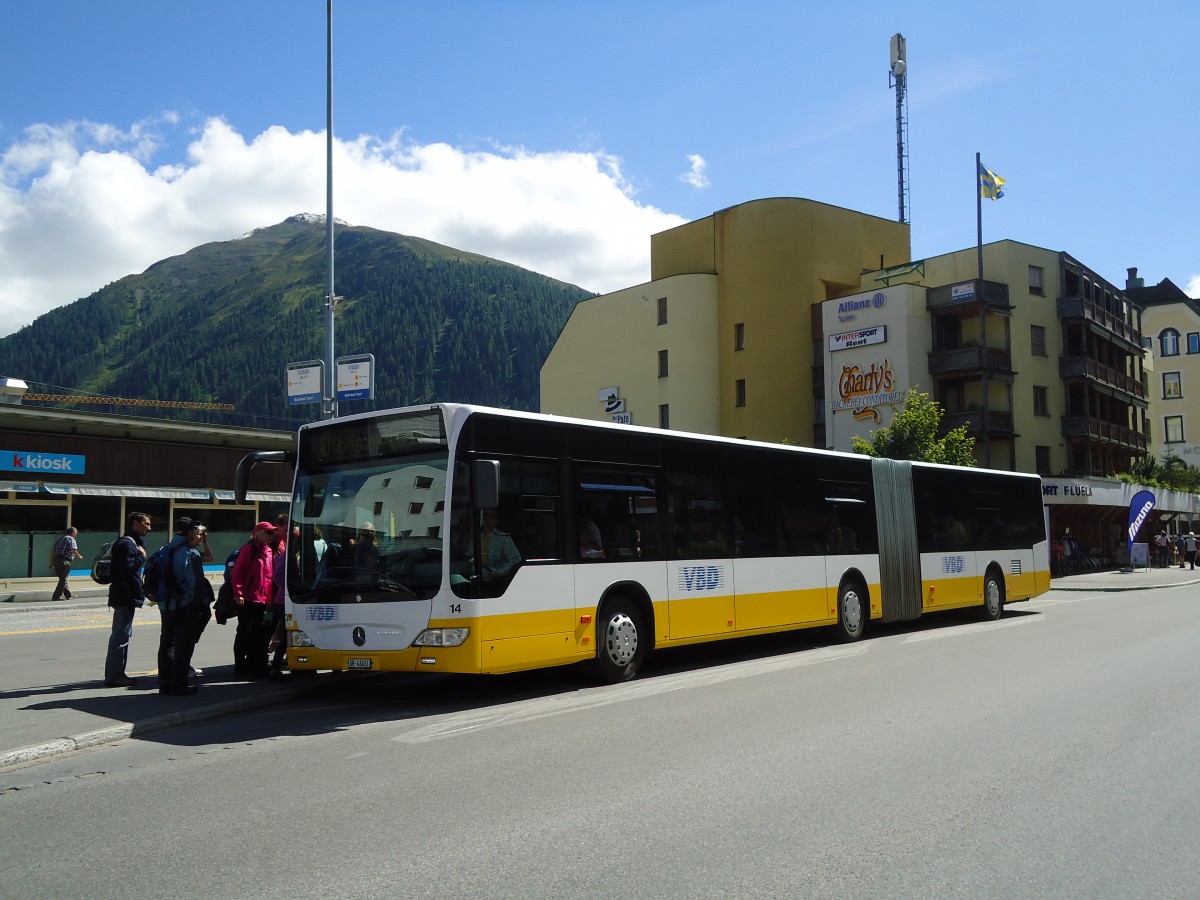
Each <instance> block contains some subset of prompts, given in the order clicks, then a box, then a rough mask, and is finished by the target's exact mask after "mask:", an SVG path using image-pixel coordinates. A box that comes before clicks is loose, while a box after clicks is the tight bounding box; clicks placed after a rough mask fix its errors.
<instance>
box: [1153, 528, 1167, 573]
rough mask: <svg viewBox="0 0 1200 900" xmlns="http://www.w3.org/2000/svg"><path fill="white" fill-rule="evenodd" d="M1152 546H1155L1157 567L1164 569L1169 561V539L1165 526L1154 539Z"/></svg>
mask: <svg viewBox="0 0 1200 900" xmlns="http://www.w3.org/2000/svg"><path fill="white" fill-rule="evenodd" d="M1154 546H1155V547H1156V548H1157V555H1158V567H1159V568H1160V569H1165V568H1166V567H1167V566H1168V565H1170V563H1171V539H1170V538H1169V537H1167V530H1166V529H1165V528H1164V529H1163V530H1162V531H1161V532H1160V533H1159V535H1158V537H1156V538H1155V539H1154Z"/></svg>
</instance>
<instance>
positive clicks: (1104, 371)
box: [1058, 356, 1146, 400]
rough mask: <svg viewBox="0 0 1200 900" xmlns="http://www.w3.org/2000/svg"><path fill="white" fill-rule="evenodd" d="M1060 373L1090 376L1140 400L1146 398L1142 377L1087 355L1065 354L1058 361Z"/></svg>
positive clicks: (1062, 376) (1080, 376) (1073, 375)
mask: <svg viewBox="0 0 1200 900" xmlns="http://www.w3.org/2000/svg"><path fill="white" fill-rule="evenodd" d="M1058 374H1059V377H1061V378H1082V377H1085V376H1086V377H1088V378H1090V379H1092V380H1093V381H1098V382H1100V383H1101V384H1107V385H1108V386H1109V387H1114V388H1116V389H1117V390H1119V391H1124V392H1125V393H1127V394H1130V395H1131V396H1134V397H1137V398H1138V399H1139V400H1145V399H1146V387H1145V385H1144V384H1143V383H1142V380H1141V379H1140V378H1132V377H1130V376H1129V375H1126V374H1125V373H1124V372H1118V371H1117V370H1116V369H1114V368H1112V367H1111V366H1106V365H1104V364H1103V363H1099V362H1096V361H1095V360H1094V359H1088V358H1087V357H1086V356H1064V357H1062V358H1061V359H1059V361H1058Z"/></svg>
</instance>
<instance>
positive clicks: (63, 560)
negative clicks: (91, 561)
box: [50, 525, 83, 600]
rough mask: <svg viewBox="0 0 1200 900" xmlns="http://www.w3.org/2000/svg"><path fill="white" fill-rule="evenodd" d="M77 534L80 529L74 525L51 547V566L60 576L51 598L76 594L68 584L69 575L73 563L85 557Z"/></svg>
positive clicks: (63, 597) (62, 597) (61, 597)
mask: <svg viewBox="0 0 1200 900" xmlns="http://www.w3.org/2000/svg"><path fill="white" fill-rule="evenodd" d="M77 534H79V529H78V528H76V527H75V526H74V525H72V526H71V527H70V528H68V529H67V530H66V531H64V532H63V535H62V537H60V538H59V539H58V540H57V541H55V542H54V546H53V547H51V548H50V568H52V569H53V570H54V574H55V575H57V576H58V584H57V585H56V586H55V588H54V595H53V596H52V597H51V598H50V599H51V600H70V599H71V597H73V596H74V595H73V594H72V593H71V589H70V588H69V587H68V586H67V576H69V575H70V574H71V563H73V562H74V561H75V560H77V559H83V554H82V553H80V552H79V545H78V544H77V543H76V542H75V536H76V535H77Z"/></svg>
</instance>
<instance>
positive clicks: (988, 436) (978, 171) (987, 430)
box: [975, 153, 992, 468]
mask: <svg viewBox="0 0 1200 900" xmlns="http://www.w3.org/2000/svg"><path fill="white" fill-rule="evenodd" d="M982 175H983V163H982V162H980V159H979V154H978V153H976V154H975V254H976V261H977V263H978V267H979V293H978V302H979V361H980V364H981V368H980V372H981V373H982V374H981V376H980V380H979V381H980V387H981V390H982V391H983V422H982V423H981V424H982V425H983V464H984V465H985V466H987V467H989V468H990V467H991V465H992V429H991V414H990V413H989V412H988V377H987V364H988V347H987V307H986V306H985V305H984V287H983V189H982V182H981V178H982Z"/></svg>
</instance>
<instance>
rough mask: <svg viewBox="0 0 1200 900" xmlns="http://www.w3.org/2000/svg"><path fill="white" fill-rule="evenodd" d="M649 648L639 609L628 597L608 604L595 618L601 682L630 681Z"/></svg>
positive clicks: (598, 673)
mask: <svg viewBox="0 0 1200 900" xmlns="http://www.w3.org/2000/svg"><path fill="white" fill-rule="evenodd" d="M647 646H648V643H647V640H646V633H645V630H644V625H643V623H642V614H641V612H640V611H639V610H638V608H637V606H636V605H634V603H633V602H632V601H631V600H629V599H628V598H626V597H612V598H610V599H608V600H606V601H605V603H604V605H603V606H602V607H601V608H600V614H599V615H598V616H597V617H596V674H597V676H598V677H599V678H600V680H601V681H604V682H607V683H608V684H617V683H619V682H622V681H629V680H630V679H631V678H633V677H634V676H635V675H637V673H638V669H640V668H641V666H642V663H643V661H644V660H645V658H646V649H647Z"/></svg>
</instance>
